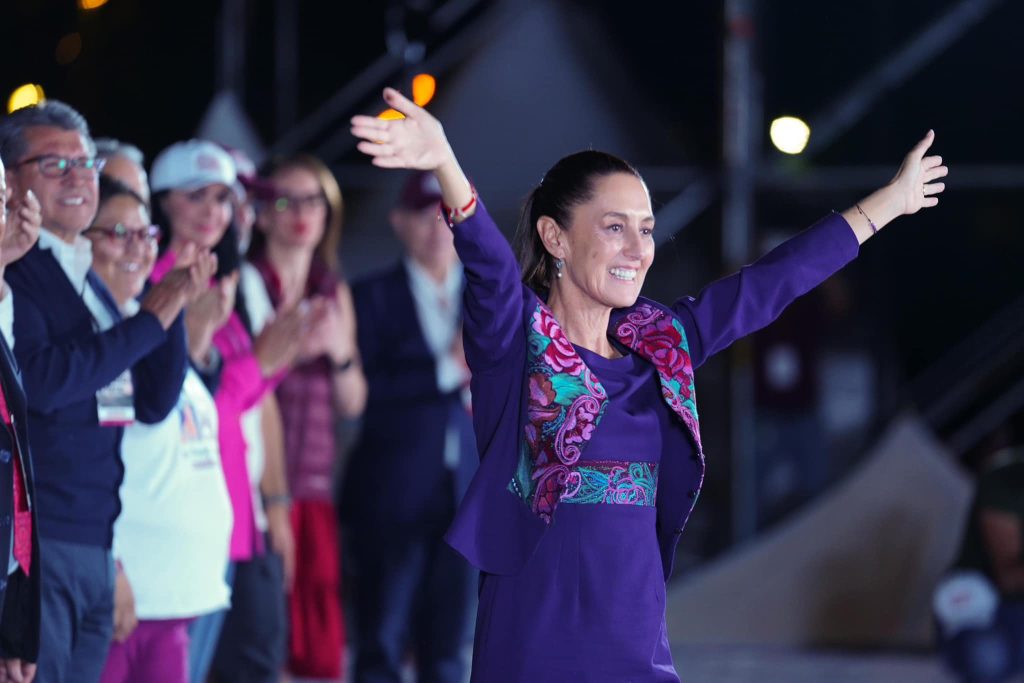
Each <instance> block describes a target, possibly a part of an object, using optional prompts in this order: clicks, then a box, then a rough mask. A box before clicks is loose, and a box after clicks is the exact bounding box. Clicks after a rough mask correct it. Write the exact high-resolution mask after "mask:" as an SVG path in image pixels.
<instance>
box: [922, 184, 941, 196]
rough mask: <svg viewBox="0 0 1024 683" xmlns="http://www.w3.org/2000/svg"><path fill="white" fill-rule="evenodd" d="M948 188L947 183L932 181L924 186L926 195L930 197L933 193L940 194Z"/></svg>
mask: <svg viewBox="0 0 1024 683" xmlns="http://www.w3.org/2000/svg"><path fill="white" fill-rule="evenodd" d="M945 189H946V183H931V184H929V185H925V186H924V196H925V197H930V196H931V195H933V194H939V193H940V192H942V191H943V190H945Z"/></svg>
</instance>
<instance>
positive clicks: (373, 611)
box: [348, 523, 477, 683]
mask: <svg viewBox="0 0 1024 683" xmlns="http://www.w3.org/2000/svg"><path fill="white" fill-rule="evenodd" d="M370 526H371V525H366V526H362V527H359V528H354V529H351V531H350V533H351V536H350V539H351V544H350V545H349V546H348V549H349V551H350V555H349V558H348V559H349V560H350V565H351V566H352V568H353V570H354V573H355V581H356V585H355V587H354V591H353V602H354V610H353V611H354V615H355V619H356V624H355V631H356V633H355V638H354V644H355V657H356V659H355V683H399V682H400V681H401V680H402V667H403V664H404V660H405V655H406V653H407V652H409V651H411V652H412V653H413V654H414V655H415V661H416V666H415V668H416V670H417V672H418V673H417V677H416V680H417V681H419V683H462V681H463V680H464V679H465V673H466V666H467V659H466V654H467V653H468V648H469V646H470V644H471V643H472V619H473V607H474V605H475V604H476V579H477V574H476V571H475V570H474V569H473V568H472V567H471V566H470V565H469V563H467V562H466V560H465V559H463V558H462V557H461V556H459V555H458V554H457V553H456V552H455V551H454V550H452V549H451V548H450V547H449V546H448V545H447V544H446V543H445V542H444V541H443V540H442V539H441V536H442V535H443V534H444V531H445V529H446V528H447V526H448V525H447V523H443V524H430V525H424V526H423V527H422V528H418V529H403V530H388V531H387V532H383V531H382V530H380V529H379V528H377V529H374V528H370Z"/></svg>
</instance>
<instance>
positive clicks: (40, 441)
mask: <svg viewBox="0 0 1024 683" xmlns="http://www.w3.org/2000/svg"><path fill="white" fill-rule="evenodd" d="M87 277H88V282H89V285H90V287H91V288H92V290H93V291H94V292H95V294H96V296H97V297H98V298H99V299H100V301H101V302H102V304H103V305H104V306H105V307H106V308H107V310H108V312H109V313H110V315H111V317H112V318H113V319H114V321H115V324H114V325H113V327H111V328H110V329H108V330H105V331H103V332H97V331H96V322H95V320H94V319H93V316H92V313H91V312H90V310H89V308H88V306H86V304H85V302H84V301H83V300H82V296H81V293H80V292H78V291H76V289H75V287H74V286H73V285H72V284H71V282H70V281H69V280H68V278H67V275H65V273H64V270H63V269H62V268H61V266H60V264H59V263H58V262H57V259H56V258H54V256H53V254H52V253H51V252H50V251H49V250H46V249H42V248H40V247H39V245H38V244H37V245H36V246H34V247H33V248H32V249H31V250H29V252H28V253H27V254H25V256H23V257H22V258H21V259H19V260H18V261H17V262H15V263H12V264H11V265H10V267H8V269H7V272H6V274H5V278H6V280H7V283H8V284H9V285H10V287H11V290H12V291H13V292H14V338H15V340H16V343H15V345H14V353H15V357H16V358H17V360H18V366H19V368H20V370H21V373H22V382H23V385H24V387H25V393H26V394H27V396H28V403H29V405H28V431H29V434H30V435H31V438H32V449H33V453H34V455H35V467H36V475H37V477H36V486H37V489H38V496H37V497H38V498H39V501H40V509H39V518H40V519H39V524H40V530H39V533H40V536H42V537H43V538H46V539H53V540H57V541H62V542H67V543H79V544H83V545H90V546H99V547H104V548H109V547H110V545H111V541H112V539H113V525H114V520H115V519H116V518H117V515H118V513H119V512H120V502H119V500H118V489H119V488H120V485H121V479H122V476H123V474H124V468H123V466H122V464H121V435H122V433H123V428H122V427H105V426H101V425H100V424H99V421H98V419H97V404H96V392H97V391H98V390H99V389H101V388H102V387H104V386H106V385H107V384H109V383H110V382H111V381H113V380H114V379H115V378H117V377H118V376H119V375H120V374H121V373H122V372H123V371H125V370H126V369H129V368H130V369H131V375H132V383H133V387H134V404H135V419H136V420H138V421H139V422H143V423H146V424H156V423H158V422H160V421H161V420H163V419H164V418H165V417H167V415H168V414H169V413H170V412H171V410H172V409H173V408H174V406H175V405H176V404H177V401H178V398H179V396H180V394H181V386H182V383H183V382H184V381H185V368H186V363H187V361H188V348H187V344H186V339H185V326H184V321H183V318H184V316H182V315H179V316H178V317H177V319H176V320H175V321H174V323H173V324H172V325H171V327H170V328H169V329H168V330H166V331H165V330H164V329H163V326H162V325H161V324H160V321H159V320H158V319H157V317H156V316H155V315H153V314H152V313H149V312H147V311H140V312H139V313H138V314H136V315H134V316H132V317H130V318H126V319H122V318H121V315H120V313H119V312H118V310H117V305H116V303H115V302H114V299H113V297H112V296H111V295H110V292H109V291H107V288H106V287H105V286H104V284H103V282H102V281H101V280H100V279H99V278H98V277H97V276H96V274H95V273H93V272H92V271H89V273H88V276H87Z"/></svg>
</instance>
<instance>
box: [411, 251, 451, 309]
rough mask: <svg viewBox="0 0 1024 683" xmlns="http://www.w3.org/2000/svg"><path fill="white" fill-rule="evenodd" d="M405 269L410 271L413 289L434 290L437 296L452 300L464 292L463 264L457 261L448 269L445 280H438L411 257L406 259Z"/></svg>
mask: <svg viewBox="0 0 1024 683" xmlns="http://www.w3.org/2000/svg"><path fill="white" fill-rule="evenodd" d="M405 269H406V270H407V271H409V280H410V281H411V282H410V283H411V285H412V288H413V290H419V291H421V292H433V293H434V295H435V296H443V297H444V298H445V300H447V301H449V302H452V301H455V300H457V299H458V298H459V297H460V296H461V294H462V264H461V263H456V264H454V265H453V266H452V267H451V268H449V269H448V275H447V276H446V277H445V280H444V282H442V283H440V284H438V282H437V281H436V280H435V279H434V278H432V277H430V274H429V273H427V271H426V270H425V269H424V268H423V266H421V265H420V264H418V263H416V262H415V261H413V260H412V259H411V258H406V259H405Z"/></svg>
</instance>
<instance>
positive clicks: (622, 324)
mask: <svg viewBox="0 0 1024 683" xmlns="http://www.w3.org/2000/svg"><path fill="white" fill-rule="evenodd" d="M615 337H616V339H618V340H619V341H620V342H621V343H622V344H624V345H626V346H627V347H629V348H630V349H632V350H633V352H634V353H637V354H639V355H640V356H641V357H642V358H645V359H646V360H647V361H648V362H650V363H651V364H652V365H654V368H655V369H656V370H657V371H658V378H659V379H660V380H661V395H662V397H663V398H664V399H665V403H667V404H668V407H669V408H671V409H672V412H674V413H675V414H676V415H678V416H679V418H680V419H681V420H682V421H683V423H684V424H685V425H686V427H687V429H689V430H690V434H691V435H692V436H693V440H694V443H696V444H697V450H698V451H700V452H702V453H703V450H704V449H703V448H702V446H701V442H700V422H699V420H698V417H697V392H696V389H695V388H694V385H693V362H692V361H691V359H690V346H689V344H688V343H687V341H686V332H685V331H684V330H683V326H682V325H681V324H680V322H679V321H678V320H677V319H676V318H675V316H672V315H669V314H668V313H667V312H666V311H664V310H662V309H661V308H658V307H657V306H653V305H651V304H649V303H641V304H639V305H638V306H637V307H636V308H634V309H633V310H631V311H630V312H629V313H627V314H626V315H625V316H624V317H623V318H622V320H620V321H619V322H618V323H617V324H616V325H615Z"/></svg>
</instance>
